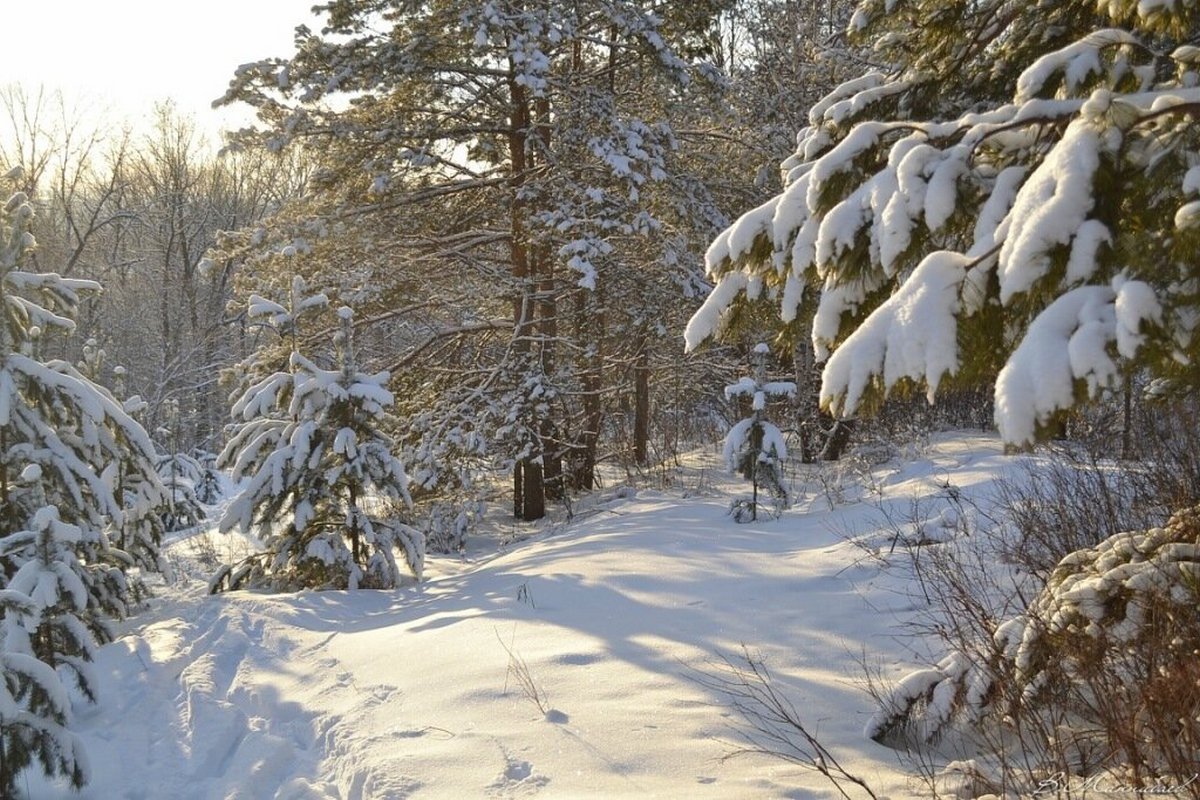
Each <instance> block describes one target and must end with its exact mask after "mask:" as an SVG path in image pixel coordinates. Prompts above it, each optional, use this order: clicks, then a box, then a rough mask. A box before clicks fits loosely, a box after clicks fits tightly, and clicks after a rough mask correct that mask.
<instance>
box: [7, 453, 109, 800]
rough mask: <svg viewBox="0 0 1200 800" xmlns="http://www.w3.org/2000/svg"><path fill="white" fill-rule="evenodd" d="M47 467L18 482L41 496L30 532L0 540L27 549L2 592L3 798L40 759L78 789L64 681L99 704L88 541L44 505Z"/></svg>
mask: <svg viewBox="0 0 1200 800" xmlns="http://www.w3.org/2000/svg"><path fill="white" fill-rule="evenodd" d="M41 480H42V469H41V467H39V466H38V465H37V464H30V465H28V466H26V467H25V469H24V470H22V472H21V476H20V482H21V483H22V484H24V485H25V486H27V487H28V488H29V490H30V493H31V494H32V495H36V496H38V497H39V498H40V502H41V503H42V505H41V507H40V508H38V510H37V511H36V512H35V513H34V514H33V518H32V520H31V521H30V525H29V527H28V529H26V530H19V531H15V532H13V533H10V534H8V535H5V536H2V537H0V557H7V556H10V555H12V554H14V553H25V554H28V555H29V557H27V558H26V559H25V560H24V563H22V564H21V566H20V568H19V569H17V571H16V573H15V574H14V575H13V576H12V578H11V579H10V580H9V581H8V582H7V585H6V586H5V588H4V589H0V667H2V669H0V672H2V673H3V679H2V680H0V796H3V797H13V796H15V792H16V781H17V777H18V776H19V775H20V773H21V772H22V771H24V769H25V768H26V767H29V766H30V765H32V764H33V762H34V761H37V762H39V763H40V764H41V765H42V768H43V770H44V771H45V772H46V774H47V775H62V776H65V777H66V778H67V780H68V781H70V783H71V785H72V786H73V787H75V788H76V789H79V788H81V787H82V786H83V785H84V784H85V783H86V782H87V780H88V764H87V759H86V757H85V755H84V752H83V749H82V746H81V744H80V742H79V739H78V738H77V737H76V736H75V735H74V734H72V733H71V732H70V731H69V730H67V727H66V726H67V722H68V717H69V713H70V700H69V696H68V694H67V692H66V688H65V686H64V685H63V682H62V677H61V676H62V675H63V674H70V675H71V677H72V678H73V679H74V682H75V684H76V685H77V686H78V688H79V690H80V692H82V693H83V695H84V696H85V697H86V698H87V699H88V700H91V701H93V702H94V701H95V698H96V694H95V691H96V690H95V682H96V681H95V677H94V675H93V674H92V671H91V662H92V660H93V657H94V653H95V643H94V641H93V640H92V632H91V630H90V629H89V624H88V619H87V618H88V616H89V614H90V612H89V610H88V588H87V585H86V583H85V581H86V579H87V573H86V570H85V568H84V566H83V565H82V564H81V563H80V562H79V559H78V558H77V557H76V555H75V548H76V547H77V546H78V545H79V543H80V541H81V540H82V538H83V532H82V531H81V530H80V529H79V527H78V526H76V525H72V524H70V523H67V522H63V521H62V519H60V518H59V511H58V508H56V507H55V506H53V505H45V499H46V497H45V492H44V491H42V488H41V485H40V484H41Z"/></svg>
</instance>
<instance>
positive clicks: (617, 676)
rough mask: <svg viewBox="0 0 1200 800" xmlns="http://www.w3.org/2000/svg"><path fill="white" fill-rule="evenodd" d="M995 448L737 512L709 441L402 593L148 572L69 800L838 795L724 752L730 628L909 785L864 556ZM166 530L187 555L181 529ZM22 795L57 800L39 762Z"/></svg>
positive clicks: (986, 476)
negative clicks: (893, 739)
mask: <svg viewBox="0 0 1200 800" xmlns="http://www.w3.org/2000/svg"><path fill="white" fill-rule="evenodd" d="M1000 451H1001V448H1000V446H999V444H998V443H997V442H996V441H995V440H994V439H992V438H988V437H984V436H980V435H975V434H955V435H945V436H942V437H939V438H937V439H935V440H934V442H933V443H932V444H930V445H929V446H928V447H926V448H924V449H923V450H921V451H920V452H917V453H910V454H909V455H910V459H909V460H907V461H893V462H890V463H888V464H884V465H881V466H878V467H876V468H875V470H874V471H873V473H872V475H871V477H870V478H869V479H866V480H863V479H862V478H861V476H852V475H848V474H840V475H839V474H838V470H839V469H840V470H842V471H843V472H845V467H829V466H827V467H824V468H823V470H824V472H822V473H818V472H817V471H816V468H813V471H812V472H805V473H801V474H800V475H798V477H797V478H796V486H797V497H796V499H797V500H798V503H797V504H796V505H795V506H794V507H793V508H792V509H790V510H788V511H787V512H786V513H785V514H784V515H783V516H782V517H781V518H779V519H776V520H766V521H761V522H759V523H752V524H743V525H739V524H736V523H734V522H733V521H732V520H731V518H730V517H729V516H728V513H727V511H728V507H729V503H730V500H731V499H732V498H733V497H735V496H741V495H744V494H745V493H746V487H745V486H744V485H743V484H741V483H739V482H737V481H736V480H734V479H732V478H729V477H727V476H725V475H723V474H721V473H720V472H719V471H718V470H717V468H716V466H715V465H716V461H717V456H716V454H715V453H709V454H703V455H697V457H696V459H695V463H693V464H691V465H690V466H689V467H688V468H687V469H683V470H680V471H679V473H678V474H677V480H676V481H675V485H674V486H673V487H672V488H668V489H666V490H662V491H650V490H644V489H643V490H640V491H638V492H636V493H624V494H627V495H628V496H617V494H619V493H613V492H609V493H608V495H607V496H606V497H607V499H604V498H603V497H602V498H599V499H597V501H595V502H594V503H593V504H592V505H590V506H588V507H587V508H584V509H581V510H577V511H578V513H577V514H576V517H575V520H574V521H573V522H571V523H569V524H563V523H558V524H548V525H546V526H544V527H543V528H541V529H535V528H529V529H528V530H527V531H526V532H528V533H531V534H532V535H531V536H530V537H529V538H527V539H524V540H522V541H517V542H511V543H509V544H507V545H505V546H501V545H498V544H495V542H497V541H499V540H498V539H490V540H476V543H475V545H474V547H475V551H474V552H472V553H471V554H469V556H468V557H467V558H465V559H458V558H451V557H443V558H432V559H431V563H430V565H429V569H428V576H427V580H426V582H425V583H423V584H422V585H420V586H418V587H412V588H409V589H406V590H401V591H396V592H374V591H360V592H349V593H348V592H322V593H317V592H306V593H301V594H297V595H264V594H250V593H244V592H239V593H232V594H228V595H224V596H219V597H207V596H205V594H204V588H205V587H204V584H203V582H202V581H201V580H199V579H193V580H190V581H182V582H180V583H177V584H175V585H172V586H167V587H161V588H160V589H159V590H158V593H157V594H158V596H157V598H156V599H155V600H154V601H153V603H152V607H151V608H150V610H148V611H147V612H145V613H143V614H142V615H141V616H139V617H137V618H135V619H132V620H130V621H128V623H127V624H126V626H125V627H126V631H127V632H126V633H125V635H124V636H122V637H121V638H120V639H119V640H118V641H117V642H115V643H113V644H111V645H108V646H106V647H104V648H103V649H102V650H101V651H100V656H99V659H98V664H97V667H98V672H99V673H100V674H101V676H102V679H103V682H104V687H105V690H104V692H103V694H102V697H101V699H100V702H99V704H98V705H95V706H89V705H86V704H82V703H81V704H77V706H76V716H75V723H74V726H75V727H76V729H77V730H79V732H80V733H81V735H82V737H83V740H84V742H85V745H86V747H87V751H88V755H89V757H90V761H91V765H92V773H93V780H92V782H91V784H90V785H89V786H88V787H87V788H86V789H85V790H84V791H83V793H82V796H83V797H84V798H95V799H96V800H100V799H101V798H104V800H108V799H109V798H145V800H155V799H156V798H276V797H278V798H342V799H343V800H351V799H358V798H403V797H446V798H472V797H533V796H535V795H542V796H545V797H605V798H613V797H639V798H641V797H670V798H674V797H721V798H755V797H790V798H807V797H827V796H834V794H835V793H834V792H833V790H832V787H830V786H829V785H828V784H827V782H826V781H825V780H824V779H823V778H822V777H821V776H819V775H817V774H815V773H813V772H810V771H806V770H804V769H802V768H800V767H798V766H794V765H791V764H787V763H785V762H782V761H777V760H772V759H769V758H764V757H758V756H744V757H738V758H732V759H723V756H725V755H726V754H728V753H729V752H730V751H731V750H732V749H733V747H734V746H735V745H734V744H733V742H734V741H735V738H734V734H733V733H732V731H733V730H734V729H735V728H736V727H737V725H738V724H739V718H738V717H737V715H736V714H734V713H732V712H731V711H730V710H729V709H728V707H727V706H725V705H724V702H723V701H724V698H723V697H722V696H721V694H720V693H719V692H714V691H712V690H710V689H706V688H704V686H702V685H701V684H700V683H697V682H696V680H695V677H696V675H697V672H696V671H697V670H698V671H701V672H706V671H711V669H712V668H713V667H712V664H713V662H714V661H715V660H718V659H719V658H720V657H721V656H722V655H723V654H727V655H732V656H736V654H737V653H739V652H740V651H741V649H742V646H743V645H746V646H747V647H749V648H750V649H751V650H752V651H755V652H757V653H761V655H762V657H763V659H764V660H765V663H766V665H767V666H768V667H769V669H770V670H771V673H772V675H773V676H774V679H775V683H776V688H778V689H779V690H780V691H782V692H783V693H784V694H786V696H787V697H788V699H790V700H791V701H792V702H793V703H794V704H795V706H796V708H797V709H798V710H799V711H800V713H801V714H802V715H803V717H804V720H805V721H806V723H808V724H809V725H810V726H811V729H812V730H813V731H814V732H816V733H818V734H819V737H820V738H821V740H822V741H823V742H824V743H825V744H826V745H827V746H828V747H829V748H830V749H831V750H832V751H833V753H834V754H835V755H836V756H837V757H838V758H839V759H840V760H841V761H842V763H843V765H844V766H845V767H846V768H847V769H848V770H849V771H850V772H852V773H855V774H857V775H859V776H860V777H862V778H864V779H866V780H867V781H868V782H869V783H870V784H871V785H872V787H873V788H874V789H875V791H876V792H877V793H878V794H880V795H888V796H891V797H893V798H899V797H908V796H912V795H913V794H914V793H916V792H918V791H919V789H918V788H917V785H916V784H914V783H913V782H912V781H911V779H909V778H907V777H906V776H905V774H904V773H903V772H902V771H901V769H900V768H899V766H898V760H897V758H896V754H895V753H894V752H892V751H891V750H888V749H887V748H885V747H882V746H880V745H877V744H875V743H873V742H871V741H869V740H866V739H864V738H863V736H862V729H863V725H864V723H865V721H866V720H867V718H868V717H869V715H870V714H871V712H872V711H873V710H874V708H873V705H872V701H871V700H870V698H869V697H868V696H867V695H866V694H865V692H864V690H863V679H862V674H863V663H864V654H865V663H866V664H867V665H869V666H871V667H872V668H875V667H877V668H879V669H880V670H881V672H882V674H883V675H884V676H885V677H889V678H895V677H898V676H899V675H901V674H902V673H903V672H905V671H906V670H907V669H908V668H909V667H911V666H913V664H914V661H913V658H914V657H913V655H912V649H911V648H912V647H913V646H914V642H913V641H912V637H911V632H910V631H906V630H905V629H904V628H903V624H904V622H905V620H906V619H909V618H910V616H911V613H912V612H913V611H914V610H915V607H916V605H917V602H918V601H917V600H916V599H915V597H916V594H915V587H912V586H911V584H910V583H909V581H908V579H907V578H906V577H905V576H906V575H907V572H908V571H907V569H906V568H905V563H906V559H907V558H908V557H909V556H908V552H909V551H908V550H907V549H906V548H905V547H904V546H903V543H901V545H900V546H898V547H897V548H896V550H895V553H894V554H892V555H891V557H890V558H889V559H882V558H877V557H873V556H872V554H871V549H872V548H875V549H876V550H879V551H881V552H882V553H884V554H886V553H887V551H888V549H889V545H890V544H891V540H892V539H893V538H894V533H893V531H892V530H890V529H888V527H887V524H886V522H885V513H884V512H885V511H887V510H889V509H890V510H891V512H892V516H893V518H900V517H902V516H903V515H904V514H906V513H907V512H908V510H909V509H910V508H911V506H912V503H913V501H914V499H919V502H920V504H921V512H920V513H921V515H922V516H924V517H927V518H929V519H931V520H935V523H933V524H935V525H936V520H937V519H938V518H939V516H941V515H942V513H941V512H942V511H943V510H944V509H945V508H948V507H949V503H948V501H947V500H946V499H945V488H946V487H947V486H948V485H952V486H954V487H957V489H958V490H959V491H961V492H963V493H964V494H967V495H969V496H970V495H974V496H977V497H982V496H984V495H985V494H986V493H987V491H988V486H989V483H990V481H991V480H992V479H993V478H994V477H995V476H996V475H997V474H999V473H1002V472H1008V471H1011V470H1012V469H1013V468H1014V463H1013V461H1012V460H1011V459H1008V458H1006V457H1004V456H1003V455H1001V452H1000ZM818 476H820V477H818ZM952 516H953V515H949V516H946V517H944V518H945V519H952ZM489 542H492V544H488V543H489ZM227 544H228V543H227V542H222V541H221V540H219V539H218V547H224V546H227ZM172 547H173V549H174V551H175V556H176V557H177V558H178V559H180V560H186V559H187V558H190V557H191V556H192V555H194V553H195V552H196V540H194V539H187V540H183V541H180V542H177V543H176V544H174V545H173V546H172ZM885 561H888V562H890V567H887V568H885V566H884V563H885ZM523 677H524V678H527V679H528V680H529V681H531V682H532V684H533V685H534V686H535V687H536V688H535V689H534V690H533V691H526V690H525V689H523V688H522V678H523ZM532 694H537V695H538V696H539V697H540V702H541V704H542V707H541V708H539V707H538V701H537V700H536V699H535V698H533V697H531V695H532ZM27 791H28V793H29V794H30V795H31V796H32V797H36V798H43V797H46V798H60V797H61V798H65V797H69V796H72V794H71V793H70V792H69V791H67V790H66V789H65V788H60V787H54V786H48V785H46V784H45V783H44V782H42V779H40V778H38V777H37V776H34V775H30V776H29V778H28V785H27Z"/></svg>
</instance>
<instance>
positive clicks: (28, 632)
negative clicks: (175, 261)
mask: <svg viewBox="0 0 1200 800" xmlns="http://www.w3.org/2000/svg"><path fill="white" fill-rule="evenodd" d="M32 217H33V210H32V207H31V206H30V205H29V203H28V202H27V198H26V197H25V196H24V195H22V194H16V195H14V196H13V197H12V198H11V199H10V200H9V201H8V202H7V204H6V205H5V206H4V207H3V209H2V210H0V587H3V588H0V660H2V661H3V663H4V679H3V689H2V690H0V749H2V753H0V758H2V762H0V791H3V792H4V793H5V795H6V796H8V795H11V793H12V789H13V785H14V781H15V780H16V778H17V775H18V774H19V773H20V771H21V770H22V769H24V768H25V767H27V766H29V765H31V764H32V763H34V762H35V761H36V762H38V763H40V764H41V766H42V768H43V769H44V770H45V771H46V772H47V773H48V774H52V775H54V774H61V775H65V776H66V777H67V778H68V779H69V780H70V782H71V783H72V785H74V786H76V787H79V786H81V785H82V784H83V783H84V782H85V781H86V778H87V764H86V760H85V758H84V756H83V753H82V751H80V750H79V746H78V743H77V741H76V740H75V738H74V737H73V736H72V735H71V734H70V733H69V732H67V731H66V729H65V725H66V724H67V717H68V713H69V702H68V700H67V695H66V693H65V691H64V689H63V687H62V684H61V682H60V679H59V674H60V673H65V674H70V675H71V676H72V677H73V678H74V680H75V682H76V684H77V685H78V687H79V688H80V690H81V691H82V692H83V694H84V696H85V697H87V698H89V699H92V698H93V697H94V694H93V692H94V688H93V678H92V676H91V674H90V672H89V669H88V666H87V664H88V662H89V661H90V660H91V658H92V649H93V647H94V642H93V637H96V638H98V639H100V640H101V641H106V640H108V639H109V638H111V636H112V633H111V630H110V628H109V625H108V619H109V618H110V617H113V616H122V615H124V614H125V613H126V612H127V611H128V610H129V608H130V605H131V604H132V603H133V602H134V601H135V600H136V599H137V597H138V596H139V593H140V578H139V577H138V576H137V574H136V572H134V570H135V568H139V567H140V568H141V569H143V570H156V569H159V568H160V559H159V555H158V545H159V539H158V537H157V535H155V529H149V531H147V530H146V529H139V531H140V532H139V533H135V534H134V535H133V536H132V537H130V538H128V539H126V540H124V541H122V542H120V543H119V544H121V545H122V547H117V546H114V544H113V543H112V541H111V539H110V537H111V536H112V534H113V533H114V532H115V531H119V530H124V529H125V526H126V524H127V523H128V522H130V521H131V520H136V518H137V515H138V514H142V513H146V512H147V510H148V509H150V508H152V507H153V506H154V505H155V504H156V503H157V502H159V501H161V499H162V484H161V483H160V482H159V480H158V477H157V475H156V474H155V472H154V450H153V446H152V444H151V442H150V439H149V437H148V436H147V435H146V432H145V431H144V430H143V429H142V428H141V426H139V425H138V424H137V423H136V422H135V421H134V420H133V419H132V418H131V417H130V416H129V415H128V414H127V413H126V412H125V409H124V408H123V407H122V406H121V404H120V403H118V402H117V401H116V400H115V399H114V398H113V397H112V395H111V394H109V393H108V392H107V391H106V390H104V389H102V388H100V387H99V386H97V385H96V384H95V383H93V382H92V381H91V380H89V379H88V378H87V376H86V375H84V374H83V373H81V372H80V371H79V370H77V369H76V368H75V367H73V366H71V365H70V364H69V363H67V362H65V361H60V360H45V361H43V360H41V358H40V350H41V348H42V347H43V345H44V344H45V342H46V340H48V339H50V338H51V337H54V336H56V335H62V334H70V333H71V332H73V331H74V328H75V323H74V321H73V320H74V316H75V314H76V312H77V310H78V305H79V298H80V293H81V292H88V291H96V290H98V289H99V286H98V285H96V284H94V283H92V282H91V281H80V280H72V279H67V278H63V277H60V276H59V275H56V274H46V273H37V272H30V271H27V270H26V269H25V268H24V267H25V265H26V263H27V261H28V259H29V254H30V252H31V251H32V250H33V248H34V246H35V242H34V239H33V236H32V234H31V233H30V232H29V225H30V221H31V220H32ZM93 355H95V353H94V348H93ZM89 364H90V362H87V361H85V367H87V366H89ZM118 475H124V476H125V477H126V479H127V481H126V482H122V481H120V480H119V479H118ZM130 485H136V486H137V500H138V502H136V503H134V504H132V507H130V508H127V507H126V504H125V503H124V502H123V498H121V496H120V495H121V487H124V486H130ZM56 670H57V672H56Z"/></svg>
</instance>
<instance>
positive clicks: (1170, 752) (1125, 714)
mask: <svg viewBox="0 0 1200 800" xmlns="http://www.w3.org/2000/svg"><path fill="white" fill-rule="evenodd" d="M1198 607H1200V507H1192V508H1188V509H1185V510H1183V511H1180V512H1177V513H1176V514H1175V515H1174V516H1173V517H1172V518H1171V519H1170V521H1169V522H1168V523H1167V524H1166V525H1165V526H1163V527H1160V528H1150V529H1147V530H1141V531H1133V532H1126V533H1119V534H1116V535H1113V536H1110V537H1108V538H1107V539H1104V540H1103V541H1102V542H1100V543H1099V544H1098V545H1097V546H1095V547H1092V548H1087V549H1083V550H1078V551H1076V552H1074V553H1071V554H1070V555H1068V556H1067V557H1065V558H1064V559H1062V561H1061V562H1060V563H1059V564H1058V566H1057V567H1056V568H1055V570H1054V571H1053V572H1052V573H1051V575H1050V577H1049V580H1048V581H1047V583H1046V584H1045V586H1044V588H1043V589H1042V590H1041V591H1040V592H1039V593H1038V594H1037V595H1036V596H1035V597H1034V598H1033V600H1032V602H1031V603H1030V604H1029V605H1028V607H1027V608H1026V609H1025V610H1024V611H1023V612H1021V613H1019V614H1017V615H1016V616H1013V617H1011V618H1009V619H1007V620H1006V621H1004V622H1001V623H999V624H996V623H994V622H992V623H991V624H990V625H991V627H990V630H991V635H990V640H989V641H979V642H976V643H975V644H976V645H977V646H973V647H970V646H968V647H964V648H962V649H955V650H952V651H951V652H949V653H948V654H947V655H946V656H945V658H943V659H942V660H941V661H940V662H938V663H937V664H936V665H935V666H933V667H932V668H928V669H922V670H918V671H916V672H913V673H911V674H909V675H907V676H906V677H905V678H903V679H902V680H901V681H899V683H898V684H897V685H896V686H895V687H894V688H893V689H892V690H891V691H890V692H889V693H887V694H886V695H885V696H883V697H882V703H881V707H880V709H879V711H878V712H877V713H876V714H875V715H874V716H873V717H872V718H871V720H870V721H869V722H868V723H867V726H866V735H867V736H869V737H870V738H873V739H876V740H880V741H890V742H894V741H895V740H897V739H900V740H904V739H905V738H907V737H912V736H914V735H915V736H917V737H919V738H920V739H923V740H925V741H926V742H931V741H936V740H938V739H939V738H941V737H942V736H944V735H945V734H946V733H947V732H948V731H949V730H950V729H951V728H952V727H954V726H958V729H959V730H960V732H963V733H966V734H967V735H968V736H971V735H972V733H973V732H974V733H978V732H982V731H990V733H988V734H986V735H985V738H986V740H987V741H988V742H989V743H991V744H992V745H993V746H994V745H995V744H996V743H997V741H998V739H997V737H996V734H995V732H996V730H997V729H999V730H1002V731H1007V732H1008V735H1009V736H1010V737H1011V738H1010V739H1009V740H1008V742H1007V745H1006V746H1007V747H1008V748H1009V749H1010V752H1009V753H1008V754H1007V758H1008V759H1009V760H1008V761H1007V762H1006V761H1005V759H1004V758H1003V757H1002V754H1003V750H999V749H995V750H993V752H992V753H990V755H992V756H996V759H995V760H996V761H997V763H996V764H995V766H996V767H997V768H998V771H999V772H1000V773H1001V774H1005V775H1006V778H1005V780H1006V781H1009V782H1011V781H1014V780H1017V781H1019V780H1020V773H1022V772H1024V777H1025V779H1026V780H1031V781H1034V784H1035V785H1036V780H1035V776H1034V775H1033V773H1031V772H1030V769H1031V768H1033V769H1035V770H1036V769H1044V770H1046V771H1047V772H1048V773H1050V772H1055V771H1058V770H1059V769H1061V768H1062V767H1063V766H1064V765H1068V766H1069V767H1070V770H1071V774H1080V775H1093V774H1097V773H1099V772H1108V773H1114V774H1119V775H1120V776H1121V779H1122V781H1123V782H1124V783H1126V784H1128V785H1130V786H1135V787H1149V786H1153V785H1154V783H1155V781H1156V780H1159V779H1161V778H1163V777H1164V776H1170V775H1178V776H1182V777H1183V778H1184V779H1186V778H1187V777H1188V776H1190V775H1191V772H1190V771H1188V770H1190V769H1191V767H1190V765H1191V764H1192V763H1193V760H1194V754H1195V752H1196V747H1197V746H1198V745H1200V683H1198V682H1197V681H1198V680H1200V665H1198V662H1197V658H1196V654H1197V653H1200V625H1197V622H1196V609H1197V608H1198ZM1031 734H1034V735H1031ZM1014 742H1020V747H1019V748H1016V749H1015V750H1014V749H1013V743H1014ZM1013 752H1016V753H1019V754H1020V755H1013ZM1011 788H1014V789H1016V790H1017V791H1026V790H1028V789H1030V788H1031V787H1030V786H1024V787H1022V786H1020V785H1014V786H1012V787H1011ZM1197 791H1200V787H1197V788H1196V789H1193V790H1191V792H1192V795H1193V796H1195V794H1196V792H1197Z"/></svg>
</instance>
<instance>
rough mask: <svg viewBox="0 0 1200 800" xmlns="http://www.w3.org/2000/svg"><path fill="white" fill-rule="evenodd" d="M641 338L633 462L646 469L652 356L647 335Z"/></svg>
mask: <svg viewBox="0 0 1200 800" xmlns="http://www.w3.org/2000/svg"><path fill="white" fill-rule="evenodd" d="M640 338H641V341H640V343H639V344H640V347H639V348H638V354H637V361H636V362H635V363H634V365H633V395H634V403H633V460H634V463H636V464H637V465H638V466H639V467H645V466H649V464H650V354H649V351H648V350H647V348H646V336H645V334H642V336H641V337H640Z"/></svg>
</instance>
